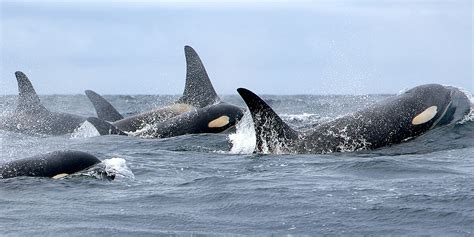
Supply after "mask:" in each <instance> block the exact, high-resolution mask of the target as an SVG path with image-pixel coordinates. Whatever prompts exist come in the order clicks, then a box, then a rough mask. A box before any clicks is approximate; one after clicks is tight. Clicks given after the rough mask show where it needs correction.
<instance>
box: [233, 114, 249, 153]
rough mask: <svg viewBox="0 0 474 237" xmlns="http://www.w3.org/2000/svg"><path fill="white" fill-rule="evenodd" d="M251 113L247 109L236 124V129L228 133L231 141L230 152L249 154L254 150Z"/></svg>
mask: <svg viewBox="0 0 474 237" xmlns="http://www.w3.org/2000/svg"><path fill="white" fill-rule="evenodd" d="M253 126H254V125H253V120H252V115H250V112H249V111H248V110H247V111H246V112H245V113H244V116H243V117H242V119H241V120H240V122H239V123H238V124H237V125H236V131H235V133H233V134H230V135H229V140H230V142H231V143H232V148H231V149H230V153H231V154H250V153H252V152H253V151H254V150H255V146H256V141H255V130H254V127H253Z"/></svg>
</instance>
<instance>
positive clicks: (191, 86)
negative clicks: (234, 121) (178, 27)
mask: <svg viewBox="0 0 474 237" xmlns="http://www.w3.org/2000/svg"><path fill="white" fill-rule="evenodd" d="M184 53H185V56H186V85H185V87H184V92H183V96H181V98H179V100H178V101H177V102H178V103H185V104H190V105H192V106H194V107H198V108H202V107H205V106H207V105H211V104H214V103H216V102H218V101H220V99H219V96H217V93H216V91H215V90H214V87H213V86H212V83H211V80H209V76H208V75H207V72H206V68H204V65H203V64H202V61H201V59H200V58H199V55H198V54H197V53H196V51H194V49H193V48H191V46H187V45H186V46H184Z"/></svg>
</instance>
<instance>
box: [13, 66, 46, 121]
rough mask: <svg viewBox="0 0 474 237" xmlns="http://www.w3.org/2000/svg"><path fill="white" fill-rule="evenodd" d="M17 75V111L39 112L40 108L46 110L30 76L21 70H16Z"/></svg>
mask: <svg viewBox="0 0 474 237" xmlns="http://www.w3.org/2000/svg"><path fill="white" fill-rule="evenodd" d="M15 77H16V80H17V82H18V92H19V97H18V105H17V108H16V109H17V111H22V112H37V111H38V110H46V108H44V107H43V105H41V102H40V99H39V97H38V95H37V94H36V91H35V89H34V88H33V85H32V84H31V82H30V80H29V79H28V77H27V76H26V75H25V74H24V73H23V72H20V71H17V72H15Z"/></svg>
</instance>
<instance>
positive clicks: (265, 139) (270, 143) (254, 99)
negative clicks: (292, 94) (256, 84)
mask: <svg viewBox="0 0 474 237" xmlns="http://www.w3.org/2000/svg"><path fill="white" fill-rule="evenodd" d="M237 92H239V94H240V96H241V97H242V99H244V101H245V103H246V104H247V107H248V108H249V111H250V114H251V115H252V119H253V123H254V128H255V136H256V139H257V144H256V145H257V147H256V151H257V152H262V151H263V152H265V151H267V152H270V153H275V152H289V151H291V148H292V146H293V144H294V143H295V142H296V141H297V140H298V136H299V135H298V132H296V131H295V130H293V129H292V128H291V127H290V126H288V124H286V123H285V122H283V120H281V118H280V117H279V116H278V115H277V114H276V113H275V111H273V109H272V108H270V106H268V104H267V103H265V101H263V100H262V99H261V98H260V97H258V96H257V95H255V94H254V93H253V92H251V91H249V90H247V89H244V88H239V89H237Z"/></svg>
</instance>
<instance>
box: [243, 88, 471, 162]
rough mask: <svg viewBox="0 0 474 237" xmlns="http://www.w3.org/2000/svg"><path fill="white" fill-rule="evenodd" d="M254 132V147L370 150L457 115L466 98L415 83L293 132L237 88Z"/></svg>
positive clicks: (462, 111) (462, 110)
mask: <svg viewBox="0 0 474 237" xmlns="http://www.w3.org/2000/svg"><path fill="white" fill-rule="evenodd" d="M237 91H238V93H239V94H240V96H241V97H242V98H243V100H244V101H245V103H246V104H247V106H248V109H249V111H250V114H251V116H252V120H253V123H254V129H255V134H256V148H255V152H260V153H329V152H343V151H355V150H363V149H376V148H379V147H383V146H387V145H391V144H396V143H401V142H404V141H407V140H410V139H413V138H415V137H417V136H420V135H422V134H424V133H426V132H427V131H429V130H430V129H433V128H436V127H439V126H444V125H449V124H453V123H456V122H458V121H460V120H462V119H463V118H464V117H465V116H466V115H467V114H469V111H470V100H469V99H468V97H467V96H466V95H465V94H464V93H463V92H461V91H460V90H459V89H457V88H454V87H450V86H442V85H438V84H427V85H421V86H417V87H415V88H412V89H410V90H407V91H406V92H404V93H402V94H400V95H397V96H394V97H391V98H388V99H386V100H384V101H381V102H379V103H376V104H375V105H372V106H369V107H367V108H364V109H361V110H359V111H356V112H354V113H352V114H349V115H345V116H342V117H339V118H336V119H334V120H332V121H329V122H325V123H322V124H318V125H315V126H314V127H313V129H311V130H310V131H304V132H299V131H296V130H294V129H293V128H291V127H290V126H289V125H288V124H286V123H285V122H284V121H283V120H282V119H281V118H280V117H279V116H278V115H277V114H276V113H275V111H273V109H272V108H271V107H270V106H268V105H267V104H266V103H265V102H264V101H263V100H262V99H261V98H260V97H258V96H257V95H256V94H254V93H253V92H251V91H249V90H247V89H244V88H239V89H238V90H237Z"/></svg>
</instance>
